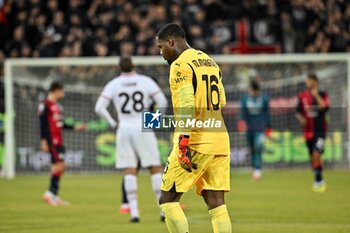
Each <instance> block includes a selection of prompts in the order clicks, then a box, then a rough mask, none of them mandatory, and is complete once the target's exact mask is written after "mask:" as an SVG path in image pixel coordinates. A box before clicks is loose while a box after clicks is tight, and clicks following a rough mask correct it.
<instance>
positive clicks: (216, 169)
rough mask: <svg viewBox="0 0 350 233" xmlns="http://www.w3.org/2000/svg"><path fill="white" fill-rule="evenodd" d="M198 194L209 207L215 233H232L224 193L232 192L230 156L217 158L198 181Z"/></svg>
mask: <svg viewBox="0 0 350 233" xmlns="http://www.w3.org/2000/svg"><path fill="white" fill-rule="evenodd" d="M196 186H197V194H200V195H202V196H203V199H204V201H205V203H206V204H207V206H208V210H209V215H210V217H211V221H212V226H213V230H214V233H231V231H232V227H231V220H230V216H229V214H228V211H227V207H226V204H225V198H224V193H225V192H226V191H229V190H230V156H229V155H226V156H215V157H214V158H213V160H212V161H211V163H210V165H209V166H208V168H207V169H206V171H205V172H204V173H203V175H202V176H201V177H200V179H198V181H197V183H196Z"/></svg>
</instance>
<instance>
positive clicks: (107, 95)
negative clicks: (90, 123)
mask: <svg viewBox="0 0 350 233" xmlns="http://www.w3.org/2000/svg"><path fill="white" fill-rule="evenodd" d="M112 96H113V87H112V85H111V83H108V84H107V86H106V87H105V88H104V89H103V91H102V93H101V95H100V97H99V98H98V100H97V102H96V105H95V113H96V114H97V115H98V116H99V117H101V118H103V119H105V120H106V121H107V122H108V124H109V126H110V127H111V128H112V129H115V128H116V127H117V125H118V124H117V122H116V121H115V120H114V119H113V117H112V116H111V114H110V113H109V111H108V110H107V107H108V106H109V104H110V102H111V99H112Z"/></svg>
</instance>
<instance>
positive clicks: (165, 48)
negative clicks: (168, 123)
mask: <svg viewBox="0 0 350 233" xmlns="http://www.w3.org/2000/svg"><path fill="white" fill-rule="evenodd" d="M156 41H157V46H158V48H159V49H160V52H161V54H162V56H163V57H164V59H165V60H167V62H168V63H169V64H170V78H169V83H170V89H171V95H172V103H173V108H174V115H175V120H176V121H178V122H181V121H183V122H185V124H181V123H178V124H177V126H176V129H175V133H174V148H173V150H172V152H171V154H170V156H169V158H168V163H167V166H166V168H165V170H164V174H163V178H162V180H163V183H162V194H161V197H160V200H159V203H160V207H161V208H162V210H163V211H164V213H165V221H166V224H167V227H168V230H169V232H170V233H188V232H189V230H188V223H187V219H186V216H185V214H184V212H183V211H182V209H181V207H180V205H179V200H180V198H181V196H182V194H183V193H184V192H187V191H189V190H190V189H191V188H192V187H193V186H194V185H195V186H196V190H197V194H199V195H201V196H203V199H204V201H205V203H206V204H207V206H208V209H209V214H210V216H211V220H212V225H213V230H214V233H230V232H231V221H230V217H229V214H228V212H227V208H226V205H225V200H224V193H225V192H227V191H229V190H230V156H229V155H230V142H229V136H228V133H227V130H226V126H225V124H224V121H223V119H222V115H221V108H222V107H223V106H224V105H225V102H226V97H225V91H224V88H223V85H222V77H221V71H220V68H219V67H218V65H217V64H216V63H215V61H214V60H213V59H212V58H211V57H209V56H208V55H207V54H205V53H204V52H202V51H199V50H195V49H192V48H191V47H190V46H189V45H188V44H187V42H186V38H185V32H184V30H183V28H182V27H181V26H179V25H177V24H173V23H171V24H167V25H165V26H164V27H163V28H161V29H160V31H159V32H158V33H157V38H156ZM204 122H207V124H206V123H204ZM186 123H189V124H186ZM191 123H192V124H191Z"/></svg>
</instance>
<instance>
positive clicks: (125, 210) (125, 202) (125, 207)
mask: <svg viewBox="0 0 350 233" xmlns="http://www.w3.org/2000/svg"><path fill="white" fill-rule="evenodd" d="M140 168H141V165H140V162H138V165H137V173H139V171H140ZM124 180H125V177H123V181H122V186H121V194H122V195H121V202H122V203H121V206H120V208H119V212H120V213H121V214H129V213H130V208H129V203H128V199H127V197H126V191H125V181H124Z"/></svg>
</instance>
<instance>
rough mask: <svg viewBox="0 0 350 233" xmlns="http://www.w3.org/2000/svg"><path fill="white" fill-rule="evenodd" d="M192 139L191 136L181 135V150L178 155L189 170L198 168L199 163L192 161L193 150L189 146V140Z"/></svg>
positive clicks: (183, 165) (184, 167) (181, 163)
mask: <svg viewBox="0 0 350 233" xmlns="http://www.w3.org/2000/svg"><path fill="white" fill-rule="evenodd" d="M189 140H190V136H188V135H182V134H180V136H179V151H180V154H179V156H178V160H179V163H180V165H181V167H182V168H183V169H185V170H186V171H188V172H192V169H195V170H197V167H198V165H197V164H196V163H192V157H191V151H190V147H189V146H188V142H189Z"/></svg>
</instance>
